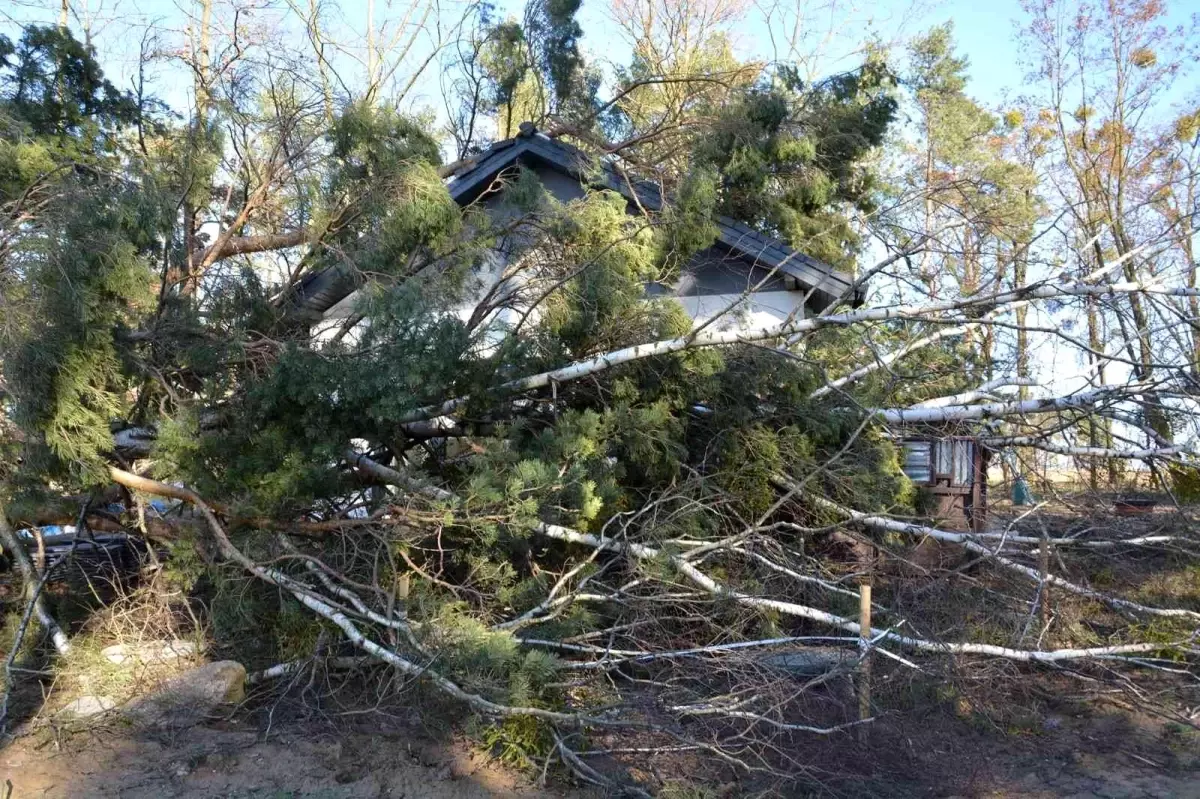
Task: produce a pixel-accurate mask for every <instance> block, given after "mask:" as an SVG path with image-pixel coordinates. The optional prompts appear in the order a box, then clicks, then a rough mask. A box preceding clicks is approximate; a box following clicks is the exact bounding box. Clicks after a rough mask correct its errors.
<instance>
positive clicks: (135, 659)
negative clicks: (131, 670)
mask: <svg viewBox="0 0 1200 799" xmlns="http://www.w3.org/2000/svg"><path fill="white" fill-rule="evenodd" d="M198 652H199V650H198V649H197V647H196V644H195V643H194V642H192V641H170V640H163V641H147V642H146V643H142V644H115V645H113V646H106V647H104V649H102V650H100V654H102V655H103V656H104V658H105V660H107V661H108V662H109V663H115V664H116V665H118V666H121V665H125V664H130V665H159V664H164V663H169V662H171V661H174V660H179V659H183V658H186V659H191V658H194V657H196V655H197V654H198Z"/></svg>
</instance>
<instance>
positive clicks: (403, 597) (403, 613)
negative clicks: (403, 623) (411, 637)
mask: <svg viewBox="0 0 1200 799" xmlns="http://www.w3.org/2000/svg"><path fill="white" fill-rule="evenodd" d="M409 578H410V575H409V573H408V572H404V573H403V574H401V575H398V576H397V577H396V599H397V600H398V601H399V605H400V607H399V608H398V610H399V611H400V617H401V618H404V619H407V618H408V591H409Z"/></svg>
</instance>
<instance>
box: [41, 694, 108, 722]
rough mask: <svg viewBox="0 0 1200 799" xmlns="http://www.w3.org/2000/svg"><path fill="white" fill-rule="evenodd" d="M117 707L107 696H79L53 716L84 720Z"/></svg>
mask: <svg viewBox="0 0 1200 799" xmlns="http://www.w3.org/2000/svg"><path fill="white" fill-rule="evenodd" d="M116 706H117V701H116V700H115V699H112V698H110V697H107V696H91V695H88V696H81V697H79V698H78V699H75V700H73V701H71V702H69V703H67V704H66V705H64V706H63V707H62V708H60V709H59V711H58V713H56V714H55V715H58V716H63V717H66V718H74V719H86V718H90V717H92V716H99V715H100V714H101V713H107V712H108V711H110V710H112V709H113V708H115V707H116Z"/></svg>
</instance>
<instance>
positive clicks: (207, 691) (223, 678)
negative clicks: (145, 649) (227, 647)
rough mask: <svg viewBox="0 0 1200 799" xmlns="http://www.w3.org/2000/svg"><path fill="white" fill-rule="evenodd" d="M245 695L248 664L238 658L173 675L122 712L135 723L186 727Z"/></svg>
mask: <svg viewBox="0 0 1200 799" xmlns="http://www.w3.org/2000/svg"><path fill="white" fill-rule="evenodd" d="M245 696H246V667H245V666H243V665H242V664H241V663H238V662H237V661H233V660H219V661H217V662H216V663H206V664H204V665H203V666H198V667H196V668H194V669H189V670H188V671H185V672H183V673H182V674H179V675H178V676H175V677H172V678H171V679H169V680H167V681H166V682H164V683H163V684H162V685H160V686H159V687H158V689H157V690H155V691H154V693H151V694H148V695H146V696H141V697H138V698H137V699H133V700H131V701H130V702H129V703H127V704H126V705H125V706H124V707H123V708H122V710H121V712H122V713H124V715H125V716H126V717H127V718H129V719H130V720H131V721H133V722H134V723H135V724H140V725H143V726H148V727H168V728H183V727H190V726H192V725H194V724H198V723H199V722H200V721H202V720H203V719H204V717H205V716H208V715H210V714H211V713H212V712H213V711H215V710H217V708H219V707H220V706H221V705H227V704H234V703H236V702H240V701H242V699H244V698H245Z"/></svg>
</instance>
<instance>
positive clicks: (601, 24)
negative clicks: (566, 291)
mask: <svg viewBox="0 0 1200 799" xmlns="http://www.w3.org/2000/svg"><path fill="white" fill-rule="evenodd" d="M74 2H75V4H76V5H77V6H78V7H80V8H83V7H85V6H86V5H88V4H89V3H90V6H91V7H92V8H101V9H102V10H101V16H102V22H101V24H100V26H99V28H98V34H97V44H98V46H99V49H100V51H101V55H102V58H103V60H104V62H105V65H106V69H107V71H108V72H109V73H110V75H112V76H113V77H114V78H116V79H121V78H125V77H127V76H126V75H124V74H122V73H127V72H128V71H129V70H130V69H132V67H133V63H134V61H133V59H132V57H131V56H132V52H131V47H133V46H135V45H136V41H137V37H135V36H133V35H132V34H133V33H134V32H135V31H136V30H137V29H138V28H140V27H141V26H143V25H145V24H146V23H147V22H150V21H154V20H157V21H159V22H160V24H163V25H165V26H166V27H167V28H169V29H172V30H174V31H176V32H177V35H178V34H179V33H181V32H182V30H183V29H184V27H185V26H186V16H185V14H184V13H183V11H182V10H181V9H186V8H188V7H189V6H190V5H191V3H190V2H189V0H103V1H102V0H87V3H85V2H84V0H74ZM218 3H221V0H218ZM385 4H386V0H377V5H378V7H379V10H377V12H376V14H377V19H378V18H380V17H382V16H384V15H385V14H386V10H385V9H384V6H385ZM522 4H523V2H522V0H508V1H507V2H502V3H500V4H499V5H500V8H501V9H504V10H510V11H512V12H517V13H519V10H520V8H521V6H522ZM819 4H820V3H812V5H819ZM2 5H3V3H0V6H2ZM45 5H46V9H45V10H44V11H40V12H39V11H38V10H36V9H31V8H27V7H17V6H15V5H14V6H13V7H11V8H9V9H7V10H0V14H3V15H4V16H7V17H8V19H7V20H4V21H3V22H0V25H3V27H5V28H7V29H8V32H9V33H11V32H12V21H14V20H16V21H39V22H52V21H53V20H54V19H55V18H56V11H55V10H54V8H55V7H56V6H57V5H58V3H57V0H53V2H51V1H50V0H45ZM301 5H305V6H306V5H307V3H306V2H302V3H301ZM397 5H399V4H397ZM608 5H609V3H608V0H584V3H583V8H582V11H581V19H582V22H583V26H584V30H585V37H584V48H585V51H586V52H587V53H588V55H589V56H590V57H591V58H593V59H597V60H600V61H601V62H604V61H610V62H618V63H620V62H623V61H625V60H626V59H627V53H628V50H627V48H626V47H625V45H624V44H623V43H622V42H621V41H620V39H619V38H618V37H617V36H616V35H615V34H614V33H613V31H614V26H613V23H612V22H611V20H610V19H609V17H608ZM764 5H765V4H764ZM840 5H845V6H850V5H851V4H850V3H843V4H840ZM866 5H867V6H868V8H867V9H866V10H863V9H858V10H853V9H851V10H848V11H845V12H843V11H840V10H839V11H838V12H836V13H834V14H833V15H831V16H829V17H826V18H825V21H826V22H830V21H831V22H833V23H834V24H837V25H840V26H843V27H844V30H843V31H842V32H841V34H840V35H837V36H834V37H833V41H832V43H831V44H830V46H829V48H828V50H829V52H828V55H827V57H826V58H824V59H823V61H822V67H823V69H822V71H824V72H832V71H838V70H841V69H848V68H851V67H853V66H854V62H855V59H854V57H853V56H850V57H847V55H846V54H847V53H848V52H851V51H852V50H853V48H854V47H855V46H856V45H858V44H859V43H860V42H861V41H862V39H863V38H864V37H865V36H866V35H867V34H868V33H874V34H877V35H879V36H880V37H882V38H884V39H886V40H902V39H904V38H907V37H909V36H911V35H913V34H915V33H917V32H918V31H920V30H924V29H926V28H928V27H930V26H931V25H934V24H937V23H941V22H944V21H946V20H953V21H954V23H955V32H956V36H957V38H958V41H959V43H960V47H961V49H962V51H963V52H965V53H968V54H969V55H970V57H971V70H970V71H971V79H972V80H971V90H972V92H973V93H974V94H975V95H976V96H977V97H978V98H979V99H980V100H982V101H983V102H984V103H985V104H988V105H998V104H1000V103H1001V102H1002V100H1003V98H1004V96H1005V93H1006V91H1008V92H1012V91H1019V90H1020V87H1021V83H1022V78H1023V71H1024V70H1023V67H1022V66H1021V65H1020V64H1019V58H1018V56H1019V52H1018V48H1017V45H1016V42H1015V41H1014V38H1015V32H1016V20H1017V19H1018V18H1019V17H1020V16H1021V10H1020V6H1019V4H1018V3H1017V2H1016V0H995V2H990V3H982V2H978V0H944V1H943V2H935V3H926V4H923V5H921V6H917V7H915V10H914V5H913V3H912V2H904V1H903V0H882V2H877V3H867V4H866ZM1175 5H1177V6H1179V7H1182V6H1183V5H1184V4H1183V3H1178V2H1177V3H1176V4H1175ZM454 6H455V4H454V3H450V4H443V6H442V7H443V8H444V9H452V8H454ZM1179 16H1182V12H1180V14H1179ZM331 17H332V18H333V19H336V20H338V21H339V22H340V23H341V24H342V25H344V26H345V27H346V29H347V30H355V31H362V30H363V29H364V27H365V3H364V2H362V0H342V2H341V4H340V13H338V14H336V15H331ZM76 32H77V33H78V30H77V31H76ZM768 34H769V31H768V29H767V26H766V24H765V22H764V21H763V15H762V13H761V11H760V7H759V6H756V5H754V4H751V5H750V7H749V9H748V11H747V13H746V14H745V16H744V18H743V20H742V21H741V22H740V23H739V24H738V25H737V26H736V28H735V31H734V37H735V43H736V46H737V49H738V51H739V54H740V55H743V56H745V57H760V58H761V57H767V58H769V57H770V56H771V48H770V45H769V35H768ZM296 43H297V44H298V45H299V44H301V43H303V39H302V38H301V37H297V40H296ZM171 73H172V71H171V70H169V69H168V70H166V71H165V72H164V73H163V74H162V75H161V77H162V80H161V81H160V85H159V87H158V89H159V93H160V94H161V95H163V96H165V97H167V98H168V99H170V100H172V101H177V100H179V99H184V98H182V97H180V96H179V92H181V91H183V90H184V89H185V87H186V86H187V83H188V81H186V80H183V81H180V80H178V78H179V77H182V76H178V75H173V74H171ZM437 79H438V70H432V71H431V72H430V73H429V74H428V75H427V76H425V79H424V81H423V82H422V84H421V86H420V89H421V91H419V92H418V97H419V98H420V99H419V100H418V102H424V103H426V104H430V105H432V104H434V103H436V101H437V98H438V93H437Z"/></svg>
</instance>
